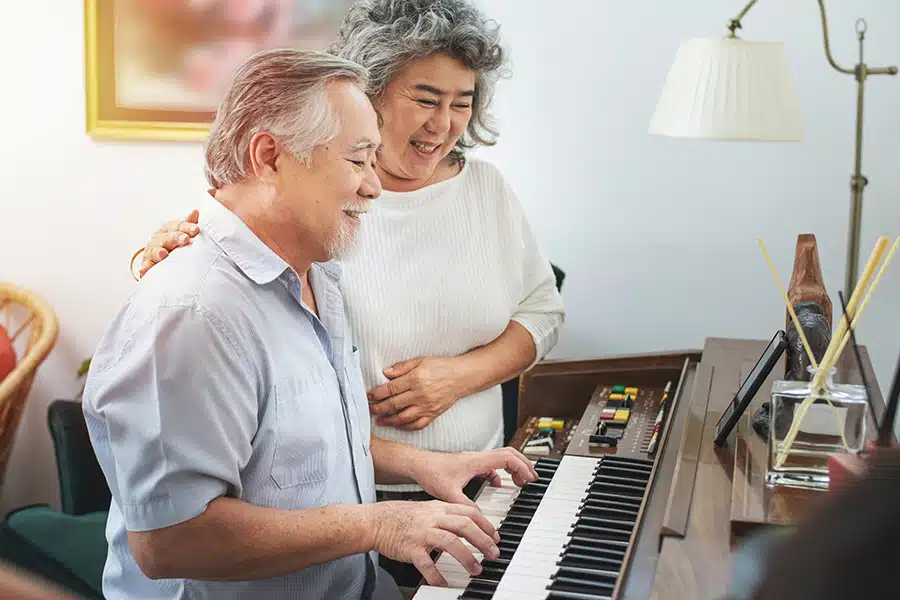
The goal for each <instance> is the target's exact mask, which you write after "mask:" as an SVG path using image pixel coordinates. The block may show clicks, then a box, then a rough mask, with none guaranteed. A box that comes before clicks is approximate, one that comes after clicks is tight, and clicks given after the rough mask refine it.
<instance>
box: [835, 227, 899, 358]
mask: <svg viewBox="0 0 900 600" xmlns="http://www.w3.org/2000/svg"><path fill="white" fill-rule="evenodd" d="M897 246H900V237H898V238H897V239H896V240H894V245H893V246H891V250H890V252H888V255H887V258H885V259H884V262H883V263H881V268H880V269H878V274H877V275H876V276H875V280H874V281H873V282H872V285H871V286H869V289H868V291H867V292H866V295H865V297H864V298H863V301H862V304H860V306H859V310H858V311H856V314H855V315H853V317H852V321H851V325H850V329H852V330H854V331H855V330H856V322H857V321H858V320H859V317H860V315H862V312H863V309H865V308H866V304H868V303H869V299H870V298H871V297H872V293H873V292H874V291H875V290H876V288H878V283H879V282H880V281H881V276H882V275H884V271H885V269H886V268H887V266H888V265H889V264H890V263H891V260H893V258H894V252H896V251H897ZM848 341H850V331H849V330H848V331H847V333H846V335H844V338H843V339H842V340H841V345H840V346H838V349H837V352H836V353H835V358H834V360H832V362H831V365H830V366H834V365H835V364H836V363H837V361H838V358H839V357H840V356H841V353H842V352H843V351H844V347H845V346H846V345H847V342H848Z"/></svg>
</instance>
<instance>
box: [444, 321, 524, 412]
mask: <svg viewBox="0 0 900 600" xmlns="http://www.w3.org/2000/svg"><path fill="white" fill-rule="evenodd" d="M536 356H537V347H536V346H535V343H534V338H532V337H531V333H530V332H529V331H528V330H527V329H525V327H524V326H522V325H521V324H519V323H517V322H516V321H510V322H509V325H507V326H506V329H505V330H504V331H503V333H501V334H500V335H499V336H498V337H497V338H496V339H495V340H494V341H492V342H490V343H488V344H485V345H484V346H479V347H478V348H474V349H472V350H470V351H469V352H466V353H465V354H462V355H460V356H459V357H458V360H459V364H458V367H459V373H460V385H461V386H462V387H463V392H464V393H463V394H461V397H465V396H469V395H471V394H475V393H478V392H481V391H484V390H487V389H490V388H492V387H494V386H495V385H498V384H500V383H503V382H504V381H509V380H510V379H512V378H514V377H516V376H518V375H520V374H521V373H522V372H523V371H524V370H525V369H527V368H528V366H529V365H531V363H533V362H534V360H535V358H536Z"/></svg>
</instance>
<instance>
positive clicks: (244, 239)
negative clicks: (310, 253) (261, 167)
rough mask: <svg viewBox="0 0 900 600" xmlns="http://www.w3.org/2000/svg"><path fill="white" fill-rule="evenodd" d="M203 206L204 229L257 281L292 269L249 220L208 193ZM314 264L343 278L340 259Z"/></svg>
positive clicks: (262, 283)
mask: <svg viewBox="0 0 900 600" xmlns="http://www.w3.org/2000/svg"><path fill="white" fill-rule="evenodd" d="M201 205H202V206H201V209H200V223H199V225H200V230H201V231H205V232H206V234H207V235H209V237H210V238H211V239H212V240H213V241H214V242H215V243H216V244H217V245H218V246H219V247H220V248H222V250H223V251H224V252H225V254H226V255H227V256H228V258H230V259H231V260H233V261H234V264H236V265H237V266H238V268H239V269H240V270H241V271H243V273H244V274H245V275H246V276H247V277H249V278H250V279H251V280H252V281H253V282H254V283H256V284H257V285H266V284H268V283H271V282H272V281H274V280H275V279H277V278H279V277H280V276H281V275H282V274H284V272H285V271H290V270H291V267H290V265H288V264H287V262H285V260H284V259H283V258H281V257H280V256H278V255H277V254H275V252H274V251H273V250H272V249H271V248H269V247H268V246H266V245H265V244H264V243H263V242H262V240H260V239H259V238H258V237H256V234H255V233H253V231H251V230H250V228H249V227H247V225H246V223H244V222H243V221H242V220H241V219H240V217H238V216H237V215H235V214H234V213H233V212H231V211H230V210H228V209H227V208H225V206H223V205H222V203H221V202H219V201H218V200H216V199H215V198H212V197H210V196H209V195H207V196H206V197H205V198H203V201H202V202H201ZM314 264H315V265H317V266H319V267H320V268H321V269H322V271H324V272H325V273H326V274H327V275H328V276H329V277H331V278H332V279H333V280H335V281H338V280H340V278H341V273H342V268H341V265H340V264H338V263H337V262H335V261H329V262H323V263H314Z"/></svg>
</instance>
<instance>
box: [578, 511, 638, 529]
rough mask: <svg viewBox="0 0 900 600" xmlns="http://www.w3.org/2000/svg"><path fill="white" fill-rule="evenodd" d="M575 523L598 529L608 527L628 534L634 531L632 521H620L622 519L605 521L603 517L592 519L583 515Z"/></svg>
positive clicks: (592, 517)
mask: <svg viewBox="0 0 900 600" xmlns="http://www.w3.org/2000/svg"><path fill="white" fill-rule="evenodd" d="M575 522H576V523H584V524H585V525H596V526H598V527H609V528H610V529H621V530H622V531H628V532H630V531H631V530H632V529H634V523H635V522H634V520H633V519H632V520H622V519H606V518H603V517H594V516H590V515H583V516H580V517H578V519H577V520H576V521H575Z"/></svg>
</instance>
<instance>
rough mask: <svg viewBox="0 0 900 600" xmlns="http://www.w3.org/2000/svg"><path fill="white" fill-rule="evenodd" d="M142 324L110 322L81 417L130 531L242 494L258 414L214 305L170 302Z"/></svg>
mask: <svg viewBox="0 0 900 600" xmlns="http://www.w3.org/2000/svg"><path fill="white" fill-rule="evenodd" d="M140 321H141V322H137V321H136V320H135V319H134V315H133V314H132V320H131V321H126V320H124V319H123V321H122V323H121V326H120V327H118V328H116V327H115V325H114V327H113V328H112V329H111V332H112V333H111V334H109V335H108V336H107V337H106V338H105V339H104V340H103V341H102V342H101V345H100V347H99V348H98V351H97V353H95V357H94V359H92V367H94V366H96V369H92V372H91V373H90V374H89V376H88V381H87V384H86V386H85V417H86V419H88V425H89V427H91V426H92V425H93V427H91V428H92V440H93V443H94V445H95V448H96V449H97V454H98V459H99V460H100V463H101V465H102V466H103V470H104V472H105V474H106V477H107V480H108V481H109V483H110V487H111V490H112V493H113V497H114V499H115V501H116V502H117V504H118V505H119V507H120V509H121V511H122V514H123V517H124V520H125V527H126V529H127V530H129V531H148V530H153V529H159V528H162V527H168V526H171V525H175V524H177V523H181V522H183V521H187V520H189V519H192V518H194V517H196V516H198V515H200V514H202V513H203V511H205V510H206V507H207V505H208V504H209V503H210V502H211V501H212V500H214V499H215V498H217V497H220V496H224V495H232V494H233V495H238V494H239V493H240V490H241V483H240V472H241V469H242V468H243V467H244V466H245V465H246V464H247V462H248V460H249V458H250V455H251V441H252V439H253V436H254V434H255V432H256V428H257V412H258V410H257V406H258V403H257V393H256V389H257V388H256V384H255V381H254V379H253V378H252V376H251V370H250V369H249V367H248V365H247V362H246V360H244V359H243V357H242V356H241V354H240V351H239V347H238V346H237V345H236V344H235V343H234V339H233V337H231V336H230V335H229V333H228V332H227V330H226V329H225V327H224V324H223V323H222V322H221V321H220V320H219V319H217V318H216V317H215V316H213V315H212V314H210V313H209V312H208V310H206V309H204V308H202V307H198V306H194V305H192V306H167V307H162V308H157V309H155V310H153V311H150V314H148V315H147V316H146V318H144V319H140ZM98 430H99V432H98Z"/></svg>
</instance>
